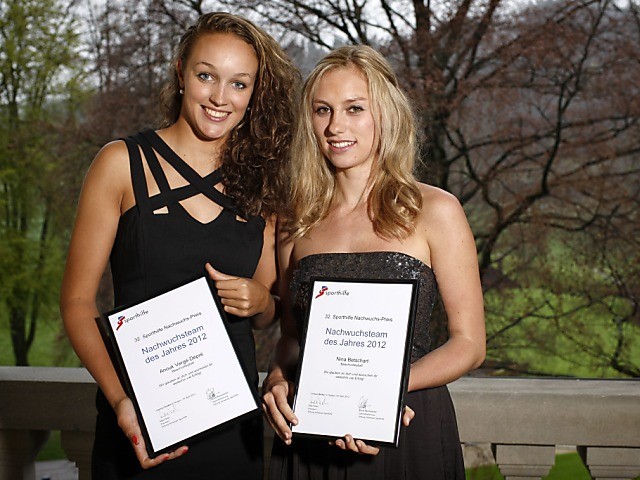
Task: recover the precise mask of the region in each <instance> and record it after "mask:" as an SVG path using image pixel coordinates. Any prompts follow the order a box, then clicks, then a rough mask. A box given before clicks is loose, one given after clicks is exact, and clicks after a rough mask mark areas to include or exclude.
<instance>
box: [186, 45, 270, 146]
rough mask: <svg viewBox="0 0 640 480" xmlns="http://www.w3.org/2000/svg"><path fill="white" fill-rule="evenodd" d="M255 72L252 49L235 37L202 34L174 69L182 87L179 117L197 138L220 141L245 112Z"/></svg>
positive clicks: (251, 91) (256, 65)
mask: <svg viewBox="0 0 640 480" xmlns="http://www.w3.org/2000/svg"><path fill="white" fill-rule="evenodd" d="M257 72H258V59H257V57H256V54H255V52H254V51H253V48H252V47H251V46H250V45H248V44H247V43H246V42H244V41H243V40H241V39H240V38H239V37H237V36H235V35H233V34H228V33H213V34H207V35H203V36H202V37H200V38H199V39H198V40H196V42H195V44H194V45H193V48H192V50H191V53H190V55H189V57H188V58H187V59H186V62H184V64H182V65H180V66H179V69H178V76H179V78H180V85H181V87H182V88H183V89H184V95H183V99H182V108H181V113H180V116H181V117H182V118H183V119H184V120H186V122H187V123H188V124H189V125H190V127H191V129H192V130H193V131H194V133H195V134H196V136H198V137H199V138H201V139H203V140H207V141H210V140H222V141H224V140H225V139H226V138H227V137H228V136H229V133H230V132H231V130H232V129H233V128H234V127H235V126H236V125H238V123H240V121H241V120H242V117H243V116H244V115H245V112H246V110H247V107H248V106H249V101H250V100H251V94H252V93H253V89H254V86H255V82H256V75H257Z"/></svg>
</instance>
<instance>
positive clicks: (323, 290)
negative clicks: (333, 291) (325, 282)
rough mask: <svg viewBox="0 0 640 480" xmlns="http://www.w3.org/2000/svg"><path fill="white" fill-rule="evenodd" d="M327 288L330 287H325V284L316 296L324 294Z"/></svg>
mask: <svg viewBox="0 0 640 480" xmlns="http://www.w3.org/2000/svg"><path fill="white" fill-rule="evenodd" d="M327 290H329V287H325V286H323V287H322V288H321V289H320V291H319V292H318V294H317V295H316V298H318V297H321V296H322V295H324V292H326V291H327Z"/></svg>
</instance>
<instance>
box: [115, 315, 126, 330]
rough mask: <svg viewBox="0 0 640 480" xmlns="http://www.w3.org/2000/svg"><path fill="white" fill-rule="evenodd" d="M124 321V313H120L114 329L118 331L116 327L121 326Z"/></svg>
mask: <svg viewBox="0 0 640 480" xmlns="http://www.w3.org/2000/svg"><path fill="white" fill-rule="evenodd" d="M123 322H124V315H121V316H119V317H118V326H117V327H116V331H118V329H119V328H120V327H121V326H122V324H123Z"/></svg>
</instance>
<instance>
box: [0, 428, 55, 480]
mask: <svg viewBox="0 0 640 480" xmlns="http://www.w3.org/2000/svg"><path fill="white" fill-rule="evenodd" d="M48 438H49V431H48V430H0V480H34V479H35V478H36V465H35V459H36V456H37V455H38V452H39V451H40V449H41V448H42V447H43V446H44V444H45V443H46V441H47V439H48Z"/></svg>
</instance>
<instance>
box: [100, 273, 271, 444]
mask: <svg viewBox="0 0 640 480" xmlns="http://www.w3.org/2000/svg"><path fill="white" fill-rule="evenodd" d="M214 290H215V287H213V286H212V285H211V283H210V280H209V279H208V277H204V276H203V277H200V278H197V279H196V280H193V281H190V282H188V283H186V284H183V285H181V286H179V287H177V288H174V289H173V290H170V291H168V292H165V293H163V294H160V295H158V296H155V297H153V298H150V299H148V300H146V301H143V302H141V303H137V304H135V305H132V306H128V307H122V308H117V309H115V310H112V311H110V312H108V313H105V314H103V315H101V317H100V318H98V319H96V320H97V321H98V325H99V327H100V330H101V333H102V335H103V338H104V340H105V342H107V347H108V348H109V350H110V353H111V354H112V360H113V361H114V364H115V367H116V370H118V373H119V375H120V378H121V380H122V382H123V385H124V388H125V390H126V391H127V393H128V395H129V396H130V398H131V400H132V401H133V404H134V407H135V409H136V413H137V415H138V420H139V423H140V427H141V428H142V434H143V436H144V439H145V444H146V447H147V451H148V453H149V456H150V457H155V456H157V455H158V454H160V453H163V452H166V451H170V450H173V449H175V448H177V447H179V446H181V445H184V444H185V443H187V442H188V441H189V440H191V439H193V438H194V437H196V436H199V435H203V434H204V433H205V432H208V431H210V430H211V429H213V428H215V427H218V426H220V425H222V424H225V423H227V422H231V421H233V420H236V419H239V418H240V417H245V416H249V415H252V414H257V413H259V407H258V405H259V404H258V398H257V392H254V391H253V390H252V388H251V387H250V385H249V383H248V381H247V376H246V374H245V371H244V365H243V364H242V362H241V361H240V359H239V358H238V352H237V350H236V348H235V345H234V344H233V342H232V340H231V337H230V336H229V333H228V330H227V326H226V319H225V316H224V310H223V309H222V305H221V304H220V301H219V298H218V297H217V294H216V293H215V292H214Z"/></svg>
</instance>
